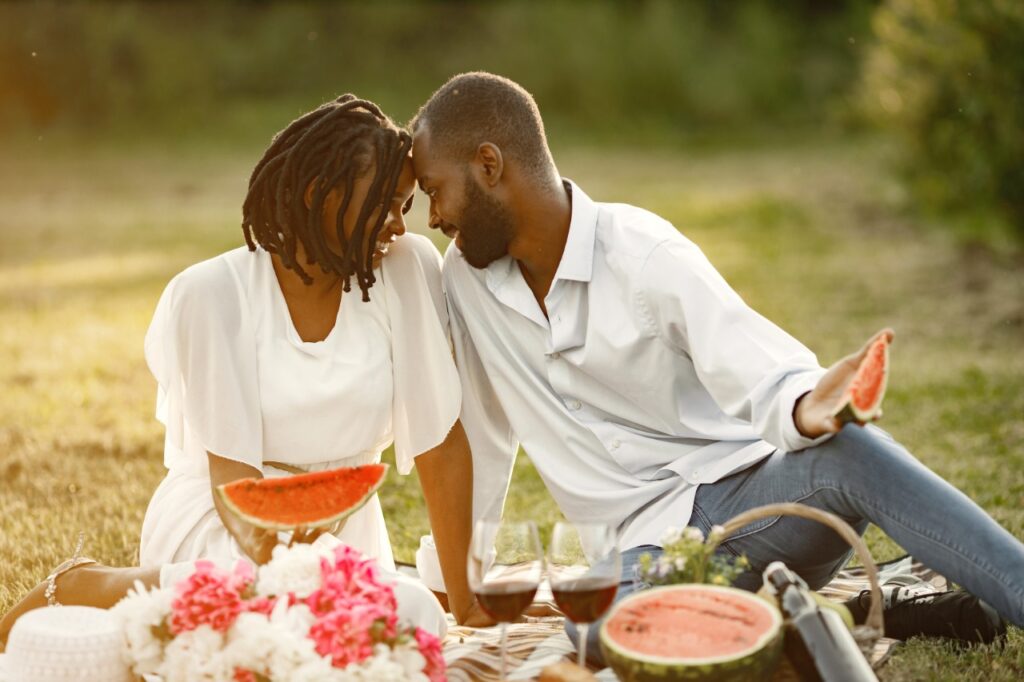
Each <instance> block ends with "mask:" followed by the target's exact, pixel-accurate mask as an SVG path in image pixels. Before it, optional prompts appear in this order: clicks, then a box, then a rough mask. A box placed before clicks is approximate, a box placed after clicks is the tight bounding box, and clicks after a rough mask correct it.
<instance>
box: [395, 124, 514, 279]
mask: <svg viewBox="0 0 1024 682" xmlns="http://www.w3.org/2000/svg"><path fill="white" fill-rule="evenodd" d="M412 158H413V166H414V168H415V171H416V179H417V181H418V182H419V185H420V189H422V190H423V192H424V194H426V195H427V197H428V198H429V199H430V219H429V221H430V223H429V224H430V227H432V228H434V229H437V230H441V231H442V232H444V233H445V234H446V235H447V236H448V237H449V238H451V239H454V240H455V246H456V247H458V249H459V251H461V252H462V255H463V257H464V258H465V259H466V262H467V263H469V264H470V265H472V266H473V267H475V268H485V267H487V266H488V265H490V264H491V263H493V262H494V261H496V260H498V259H499V258H501V257H503V256H505V255H506V254H508V245H509V242H511V241H512V235H513V228H514V224H513V219H512V214H511V213H510V212H509V210H508V208H507V207H506V206H505V205H504V204H502V203H501V202H500V201H499V200H498V199H497V198H496V197H494V196H493V195H492V194H490V193H489V192H487V191H486V190H485V189H484V188H483V187H481V186H480V184H479V183H478V182H477V181H476V179H475V178H474V177H473V174H472V165H471V163H460V162H458V161H455V160H453V159H448V158H443V157H442V156H441V155H440V154H434V153H432V150H431V145H430V131H429V129H427V128H421V129H420V131H418V132H417V133H416V135H415V136H414V137H413V156H412Z"/></svg>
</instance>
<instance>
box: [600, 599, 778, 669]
mask: <svg viewBox="0 0 1024 682" xmlns="http://www.w3.org/2000/svg"><path fill="white" fill-rule="evenodd" d="M782 638H783V630H782V615H781V614H780V613H779V610H778V608H777V607H776V606H775V605H774V604H770V603H768V602H766V601H765V600H763V599H761V598H759V597H757V596H756V595H754V594H751V593H749V592H744V591H743V590H738V589H735V588H732V587H718V586H714V585H702V584H685V585H669V586H667V587H655V588H653V589H650V590H644V591H641V592H635V593H633V594H631V595H629V596H628V597H626V598H625V599H623V600H622V601H620V602H619V603H618V604H616V605H615V606H613V607H612V610H611V612H610V613H609V614H608V616H607V618H605V621H604V623H603V624H602V626H601V650H602V651H603V652H604V657H605V660H606V661H608V665H610V666H611V668H612V670H614V671H615V674H616V675H617V676H618V678H619V679H620V680H622V681H623V682H660V681H665V680H691V681H694V682H697V681H707V682H712V681H714V682H760V681H764V680H769V679H771V677H772V674H773V673H774V671H775V668H776V667H777V666H778V663H779V657H780V654H781V652H782Z"/></svg>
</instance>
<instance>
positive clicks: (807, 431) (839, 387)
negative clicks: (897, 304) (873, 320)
mask: <svg viewBox="0 0 1024 682" xmlns="http://www.w3.org/2000/svg"><path fill="white" fill-rule="evenodd" d="M883 335H884V336H887V337H888V342H889V343H892V340H893V337H894V333H893V331H892V330H891V329H883V330H882V331H880V332H878V333H877V334H875V335H874V336H872V337H871V338H870V339H868V342H867V343H866V344H864V347H863V348H861V349H860V350H859V351H857V352H856V353H853V354H851V355H847V356H846V357H845V358H843V359H842V360H840V361H839V362H837V363H835V364H834V365H832V366H831V367H829V369H828V372H826V373H825V376H823V377H822V378H821V381H819V382H818V385H817V386H815V387H814V390H813V391H811V392H810V393H807V394H805V395H804V396H803V397H801V398H800V400H799V401H797V404H796V409H795V410H794V411H793V421H794V423H795V424H796V428H797V430H798V431H800V433H801V434H803V435H804V436H806V437H807V438H817V437H819V436H824V435H825V434H827V433H837V432H838V431H839V429H841V428H842V427H843V425H842V423H841V422H840V421H839V419H837V418H836V416H835V415H836V412H838V411H839V410H840V408H841V407H842V403H843V400H845V399H846V389H847V387H848V386H849V385H850V382H851V381H852V380H853V377H854V376H855V375H856V374H857V368H858V367H860V363H861V361H862V360H863V359H864V356H866V355H867V353H868V350H869V349H870V348H871V344H873V343H874V342H875V340H876V339H878V337H880V336H883Z"/></svg>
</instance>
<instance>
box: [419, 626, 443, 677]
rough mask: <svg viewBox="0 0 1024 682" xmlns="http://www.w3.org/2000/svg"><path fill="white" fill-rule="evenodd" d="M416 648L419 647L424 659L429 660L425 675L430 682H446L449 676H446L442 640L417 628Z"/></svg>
mask: <svg viewBox="0 0 1024 682" xmlns="http://www.w3.org/2000/svg"><path fill="white" fill-rule="evenodd" d="M416 646H418V647H419V649H420V654H422V655H423V658H425V659H427V665H426V666H425V667H424V668H423V674H424V675H426V676H427V677H429V678H430V682H445V680H447V679H448V676H447V675H446V674H445V662H444V654H443V653H442V652H441V640H439V639H438V638H437V637H435V636H434V635H432V634H430V633H429V632H427V631H426V630H424V629H423V628H416Z"/></svg>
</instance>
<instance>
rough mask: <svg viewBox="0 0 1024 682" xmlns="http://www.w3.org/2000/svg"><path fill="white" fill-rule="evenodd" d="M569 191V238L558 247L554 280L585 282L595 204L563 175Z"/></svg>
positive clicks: (590, 270)
mask: <svg viewBox="0 0 1024 682" xmlns="http://www.w3.org/2000/svg"><path fill="white" fill-rule="evenodd" d="M563 182H564V183H565V186H566V188H567V189H568V190H569V193H570V194H571V195H572V218H571V219H570V221H569V238H568V239H567V240H566V242H565V250H563V251H562V260H561V261H559V263H558V270H556V271H555V281H558V280H560V279H567V280H574V281H577V282H589V281H590V276H591V274H592V273H593V270H594V239H595V238H596V236H597V204H595V203H594V201H593V200H592V199H591V198H590V197H588V196H587V195H586V194H585V193H584V192H583V190H581V189H580V188H579V186H578V185H577V184H576V183H575V182H573V181H572V180H569V179H564V180H563Z"/></svg>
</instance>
